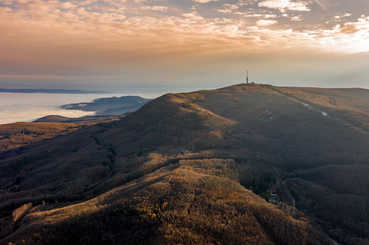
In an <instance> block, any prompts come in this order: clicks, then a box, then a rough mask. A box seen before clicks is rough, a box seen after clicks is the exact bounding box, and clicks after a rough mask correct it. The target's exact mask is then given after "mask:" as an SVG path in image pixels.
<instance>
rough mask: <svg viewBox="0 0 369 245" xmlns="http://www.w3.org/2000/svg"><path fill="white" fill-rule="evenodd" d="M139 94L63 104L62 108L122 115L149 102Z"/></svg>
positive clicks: (99, 113)
mask: <svg viewBox="0 0 369 245" xmlns="http://www.w3.org/2000/svg"><path fill="white" fill-rule="evenodd" d="M149 101H150V100H149V99H145V98H142V97H139V96H122V97H111V98H100V99H96V100H94V101H93V102H91V103H76V104H68V105H63V106H62V108H63V109H67V110H81V111H93V112H96V115H104V116H105V115H122V114H124V113H127V112H132V111H136V110H138V109H139V108H141V107H142V106H143V105H144V104H146V103H147V102H149Z"/></svg>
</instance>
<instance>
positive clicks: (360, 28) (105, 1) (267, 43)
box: [0, 0, 369, 88]
mask: <svg viewBox="0 0 369 245" xmlns="http://www.w3.org/2000/svg"><path fill="white" fill-rule="evenodd" d="M0 35H1V37H0V54H1V55H0V67H1V68H0V82H2V84H4V86H7V87H11V86H12V85H14V86H21V84H22V85H24V84H28V86H31V85H32V84H39V85H37V86H41V85H42V83H41V82H40V81H41V80H45V81H46V80H47V81H48V83H47V84H45V86H56V87H61V86H63V85H66V86H72V85H71V84H77V85H76V86H79V87H81V86H84V85H85V84H86V83H87V82H86V81H87V80H89V81H90V83H89V84H90V85H91V86H94V85H96V87H101V82H102V80H104V81H106V82H107V83H106V84H109V86H110V87H111V88H124V86H123V85H122V84H128V85H129V86H131V87H132V86H135V85H137V84H139V85H140V86H144V85H146V84H153V83H161V82H162V83H165V84H167V83H171V84H177V85H178V84H179V83H183V82H184V81H186V83H188V84H189V86H192V85H191V84H192V83H196V82H198V81H200V80H201V81H203V82H204V84H203V85H204V86H208V85H209V84H211V83H212V82H214V83H215V84H217V83H220V82H225V80H226V79H229V81H235V80H236V79H237V77H240V78H241V79H242V69H243V67H245V66H249V67H250V68H252V69H253V70H254V75H255V76H256V78H258V79H263V80H266V81H265V82H275V81H277V80H281V79H285V78H286V80H287V81H288V80H290V81H296V82H297V80H298V78H297V77H296V76H295V75H294V74H295V73H298V72H299V71H300V69H303V70H306V69H308V70H310V71H314V70H315V71H316V69H322V67H321V66H320V65H317V63H319V62H324V63H326V65H325V68H324V69H322V70H321V71H319V74H320V76H317V74H315V75H314V76H311V77H308V78H306V79H308V80H309V81H317V82H319V81H322V82H323V83H322V84H321V85H322V86H329V84H327V83H326V84H325V83H324V80H326V79H327V75H328V76H331V77H334V76H335V75H337V74H334V73H332V71H331V70H330V69H331V68H330V66H329V63H330V62H334V63H338V64H335V67H336V68H337V65H338V66H342V67H345V69H348V71H347V72H348V73H350V74H351V75H352V74H353V73H355V71H356V70H362V69H364V68H363V67H362V66H356V65H355V64H349V65H348V64H346V63H345V62H347V60H352V59H356V58H353V57H357V59H367V58H366V54H363V53H366V52H369V3H368V2H367V1H365V0H358V1H355V2H354V3H350V2H349V1H346V0H338V1H333V0H305V1H297V0H192V1H190V0H188V1H179V0H84V1H79V0H70V1H65V0H3V1H1V3H0ZM297 56H298V58H294V57H297ZM332 57H336V58H335V59H334V60H333V61H332V60H331V59H332ZM363 57H364V58H363ZM292 59H298V62H297V63H296V62H292V63H293V64H291V65H292V66H294V65H296V66H297V67H291V66H290V64H289V63H290V62H291V60H292ZM271 60H273V61H275V60H281V61H282V63H283V64H285V65H286V68H285V71H283V72H279V73H275V72H276V71H277V70H280V68H276V67H270V66H272V62H271ZM327 63H328V64H327ZM199 66H202V67H201V69H200V68H199ZM219 67H222V69H223V70H219ZM215 68H217V71H218V72H220V73H221V74H226V75H224V76H223V75H220V74H218V75H217V74H212V75H204V74H202V72H204V71H207V70H212V69H215ZM142 69H144V70H145V74H142ZM168 70H169V71H168ZM268 70H269V71H270V72H273V73H274V74H275V78H274V79H272V78H271V77H270V76H265V75H263V74H264V73H265V71H268ZM361 76H362V74H361ZM195 77H196V78H195ZM323 77H324V78H323ZM216 78H220V79H221V81H220V80H218V81H217V80H216ZM364 78H367V77H364ZM301 79H302V77H301ZM352 79H354V78H352ZM195 80H197V81H195ZM328 80H329V79H328ZM27 81H29V82H27ZM53 81H54V82H53ZM361 81H362V80H361V78H360V79H359V78H355V80H352V81H349V82H354V83H353V84H352V85H353V86H361V85H363V84H362V83H355V82H361ZM227 82H228V81H227ZM99 84H100V85H99ZM177 85H176V86H177ZM311 85H314V84H311ZM333 85H336V84H333ZM337 85H341V84H340V83H338V84H337ZM364 85H365V84H364ZM14 86H13V87H14ZM182 87H183V86H182Z"/></svg>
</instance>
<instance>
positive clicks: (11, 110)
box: [0, 93, 160, 124]
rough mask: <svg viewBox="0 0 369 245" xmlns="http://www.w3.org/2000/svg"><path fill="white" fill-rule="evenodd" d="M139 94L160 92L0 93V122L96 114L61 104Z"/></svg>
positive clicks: (152, 96) (154, 95)
mask: <svg viewBox="0 0 369 245" xmlns="http://www.w3.org/2000/svg"><path fill="white" fill-rule="evenodd" d="M127 95H138V96H142V97H145V98H155V97H157V96H159V95H160V94H150V93H147V94H145V93H136V94H124V93H118V94H106V93H105V94H47V93H0V124H5V123H14V122H30V121H33V120H35V119H38V118H40V117H44V116H47V115H60V116H65V117H73V118H75V117H82V116H87V115H94V112H84V111H79V110H64V109H61V108H60V106H61V105H65V104H70V103H80V102H91V101H93V100H94V99H97V98H108V97H114V96H127Z"/></svg>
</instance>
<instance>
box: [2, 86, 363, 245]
mask: <svg viewBox="0 0 369 245" xmlns="http://www.w3.org/2000/svg"><path fill="white" fill-rule="evenodd" d="M368 108H369V91H368V90H362V89H319V88H289V87H274V86H269V85H256V84H253V85H244V84H241V85H235V86H231V87H226V88H221V89H217V90H206V91H197V92H192V93H181V94H167V95H164V96H162V97H160V98H158V99H155V100H152V101H150V102H149V103H147V104H145V105H144V106H143V107H142V108H141V109H140V110H138V111H136V112H133V113H130V114H129V115H127V116H126V117H124V118H121V119H120V120H117V121H113V122H106V123H101V124H97V125H92V126H89V127H85V128H81V129H78V130H76V131H74V132H72V133H70V134H68V135H65V136H60V137H56V138H54V139H51V140H48V141H47V142H39V143H35V144H33V145H31V146H29V147H27V149H22V150H18V151H13V152H12V151H10V152H9V151H8V152H5V153H2V154H0V217H1V220H0V224H2V229H1V232H0V239H2V240H0V241H1V242H2V243H4V244H7V243H8V242H21V241H22V240H25V241H26V242H27V244H102V243H104V244H114V243H119V242H120V241H125V243H127V244H140V243H142V242H143V241H145V242H146V243H151V244H174V243H182V244H191V243H192V244H209V243H220V244H335V242H334V240H335V241H337V242H339V243H343V244H367V243H368V241H369V237H368V234H369V220H368V218H367V217H369V209H368V205H367V204H368V203H369V198H368V196H369V188H368V186H369V179H368V178H367V176H368V174H369V163H368V159H369V152H368V151H367V145H368V143H369V137H368V133H369V109H368ZM27 203H32V205H33V206H32V207H30V206H24V207H23V208H21V209H17V208H19V207H21V206H22V205H23V204H27ZM16 209H17V210H16ZM14 210H16V212H15V213H13V215H12V212H13V211H14ZM1 242H0V243H1Z"/></svg>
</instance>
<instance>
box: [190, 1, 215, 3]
mask: <svg viewBox="0 0 369 245" xmlns="http://www.w3.org/2000/svg"><path fill="white" fill-rule="evenodd" d="M192 1H194V2H196V3H210V2H218V0H192Z"/></svg>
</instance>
